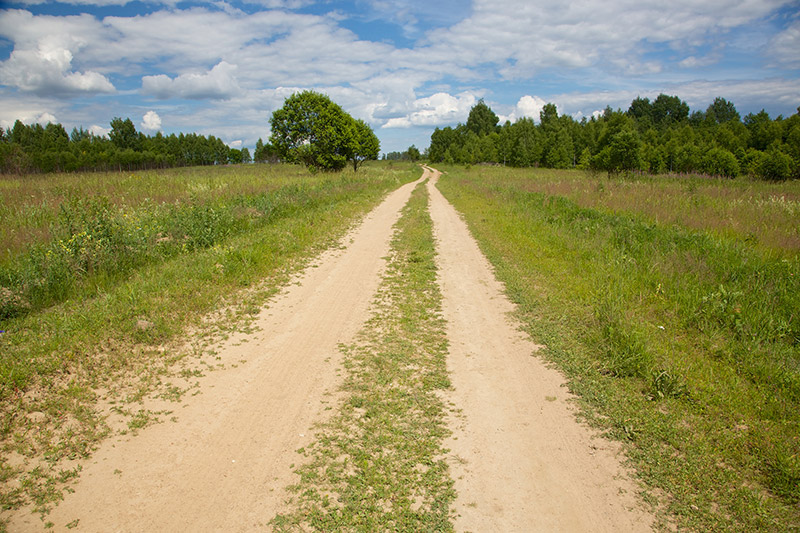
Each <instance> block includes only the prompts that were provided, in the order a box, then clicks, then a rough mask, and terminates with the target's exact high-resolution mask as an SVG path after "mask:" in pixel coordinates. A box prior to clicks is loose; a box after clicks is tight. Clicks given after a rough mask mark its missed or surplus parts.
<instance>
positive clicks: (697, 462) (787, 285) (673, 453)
mask: <svg viewBox="0 0 800 533" xmlns="http://www.w3.org/2000/svg"><path fill="white" fill-rule="evenodd" d="M448 170H449V172H448V174H446V175H444V176H443V177H442V179H441V180H440V181H439V188H440V189H441V190H442V192H443V193H444V194H445V196H446V197H447V198H448V200H450V201H451V202H452V203H453V204H454V205H455V206H456V208H457V209H458V210H459V211H461V212H462V213H463V214H464V216H465V218H466V220H467V222H468V224H469V227H470V229H471V231H472V232H473V235H474V236H475V237H476V238H477V240H478V241H479V243H480V245H481V248H482V249H483V251H484V253H486V255H487V256H488V258H489V260H490V261H491V262H492V263H493V264H494V266H495V267H496V272H497V275H498V277H499V278H500V279H501V280H502V281H503V282H504V283H505V284H506V288H507V291H508V294H509V296H510V297H511V298H512V300H513V301H514V302H516V304H517V305H518V306H519V316H520V318H521V320H522V321H523V323H524V324H525V328H526V329H527V331H528V332H529V333H530V334H531V336H532V337H533V338H534V339H535V340H536V341H537V342H542V343H544V344H546V345H547V347H548V348H547V350H546V357H547V358H548V359H550V360H551V361H553V362H554V363H556V364H557V366H558V367H559V368H560V369H561V370H562V371H564V373H565V374H566V376H567V378H568V380H569V384H570V388H571V390H572V391H573V392H575V393H577V394H578V395H579V397H580V403H581V405H582V408H583V409H582V412H583V414H584V416H585V417H586V418H587V419H588V420H589V421H590V422H591V423H593V424H595V425H597V426H599V427H600V428H603V429H605V430H606V432H607V433H608V434H609V435H611V436H612V437H614V438H617V439H620V440H622V441H624V442H626V443H627V444H628V445H627V453H628V456H629V457H630V459H631V461H632V463H633V465H634V466H635V468H636V470H637V472H638V475H639V476H640V478H641V479H642V480H643V481H644V483H645V484H646V486H648V487H650V489H652V490H651V495H654V498H655V499H657V500H659V501H660V503H662V504H663V505H662V511H661V513H660V525H661V526H663V527H668V524H670V523H673V524H677V525H678V526H679V527H680V528H686V529H690V530H697V531H711V530H713V531H790V530H792V528H794V529H797V528H798V524H800V506H799V505H798V503H799V502H800V258H798V256H797V255H795V254H792V253H788V252H787V253H780V254H773V253H771V252H769V251H765V250H763V249H760V248H755V247H753V246H751V245H749V244H748V242H747V241H746V240H742V239H740V238H738V237H735V236H734V237H725V236H723V235H720V234H719V233H718V232H716V231H708V232H705V231H698V230H695V229H690V228H687V227H684V226H680V225H676V224H670V225H661V224H657V223H655V222H653V221H651V220H648V219H647V218H646V217H645V216H643V215H642V213H641V212H640V211H638V208H637V207H636V205H635V203H632V204H631V208H630V211H626V210H625V209H624V208H623V207H616V208H614V209H611V208H609V207H608V206H604V205H598V206H597V208H594V209H588V208H581V207H579V206H578V205H576V204H575V203H574V202H573V201H571V200H568V199H565V198H564V197H560V196H558V195H553V194H546V193H540V192H533V191H534V190H535V189H536V188H544V187H546V186H547V185H546V183H544V184H543V183H542V182H547V180H548V179H550V178H548V177H547V176H544V177H542V176H540V175H539V174H537V172H536V171H530V172H528V173H527V174H526V175H524V176H523V175H517V176H516V177H515V178H514V179H509V176H508V174H507V173H505V171H504V169H490V168H484V169H470V170H463V169H456V168H452V169H448ZM631 186H632V187H633V186H635V183H634V184H633V185H631ZM648 186H649V185H648ZM662 192H665V191H663V190H662ZM666 193H668V191H666ZM673 200H674V199H673ZM616 202H617V204H618V205H620V206H624V205H625V203H624V201H621V200H620V199H619V198H617V199H616Z"/></svg>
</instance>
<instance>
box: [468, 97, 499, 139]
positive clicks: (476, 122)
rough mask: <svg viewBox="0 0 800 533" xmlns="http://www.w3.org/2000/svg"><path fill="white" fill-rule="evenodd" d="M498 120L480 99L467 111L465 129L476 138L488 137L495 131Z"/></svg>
mask: <svg viewBox="0 0 800 533" xmlns="http://www.w3.org/2000/svg"><path fill="white" fill-rule="evenodd" d="M499 120H500V119H498V118H497V115H495V113H494V111H492V109H491V108H490V107H489V106H488V105H486V102H484V101H483V98H481V99H480V100H478V103H477V104H475V105H474V106H473V107H472V109H470V111H469V117H468V118H467V129H468V130H469V131H471V132H472V133H474V134H475V135H477V136H478V137H481V136H484V135H489V134H490V133H494V132H495V131H496V130H497V122H498V121H499Z"/></svg>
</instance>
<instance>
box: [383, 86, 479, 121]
mask: <svg viewBox="0 0 800 533" xmlns="http://www.w3.org/2000/svg"><path fill="white" fill-rule="evenodd" d="M476 102H477V99H476V98H475V95H473V94H471V93H461V94H459V95H457V96H453V95H451V94H448V93H436V94H434V95H432V96H428V97H427V98H419V99H418V100H416V101H415V102H413V103H412V104H411V106H410V107H411V109H412V111H411V112H410V113H408V114H407V115H406V116H403V117H396V118H392V119H389V121H387V122H386V124H384V125H383V127H384V128H410V127H411V126H439V125H443V124H450V123H454V122H458V121H462V122H463V121H465V120H466V119H467V115H468V114H469V110H470V109H472V106H474V105H475V103H476Z"/></svg>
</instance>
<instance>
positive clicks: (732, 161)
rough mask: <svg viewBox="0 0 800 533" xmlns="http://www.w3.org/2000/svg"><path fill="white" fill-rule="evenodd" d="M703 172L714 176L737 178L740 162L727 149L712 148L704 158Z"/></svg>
mask: <svg viewBox="0 0 800 533" xmlns="http://www.w3.org/2000/svg"><path fill="white" fill-rule="evenodd" d="M703 172H705V173H706V174H710V175H712V176H723V177H725V178H735V177H736V176H738V175H739V161H737V160H736V156H735V155H733V154H732V153H731V152H729V151H728V150H726V149H725V148H719V147H715V148H711V149H710V150H708V151H707V152H706V153H705V156H704V157H703Z"/></svg>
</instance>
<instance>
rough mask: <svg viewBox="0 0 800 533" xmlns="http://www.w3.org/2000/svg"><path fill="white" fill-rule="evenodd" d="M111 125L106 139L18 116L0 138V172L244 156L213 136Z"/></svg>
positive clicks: (156, 164)
mask: <svg viewBox="0 0 800 533" xmlns="http://www.w3.org/2000/svg"><path fill="white" fill-rule="evenodd" d="M111 126H112V128H111V132H110V133H109V138H106V137H103V136H98V135H94V134H92V133H91V132H89V131H86V130H84V129H83V128H80V129H73V131H72V134H71V135H69V136H68V135H67V133H66V131H65V130H64V128H63V127H62V126H61V125H60V124H48V125H47V126H45V127H42V126H41V125H40V124H33V125H30V126H26V125H24V124H22V122H21V121H19V120H18V121H16V123H15V124H14V127H13V128H12V129H11V130H10V131H9V133H8V135H7V136H5V137H0V172H2V173H4V174H24V173H31V172H76V171H80V170H109V169H113V170H122V169H126V170H141V169H150V168H165V167H176V166H190V165H192V166H193V165H214V164H226V163H228V162H230V161H231V160H233V161H236V162H246V160H247V158H245V157H244V155H245V152H244V150H242V151H241V152H238V151H237V152H231V149H230V148H229V147H228V146H226V145H225V143H223V142H222V140H220V139H218V138H216V137H214V136H209V137H204V136H202V135H197V134H195V133H191V134H183V133H181V134H179V135H175V134H171V135H169V136H164V135H163V134H162V133H161V132H158V133H156V134H155V135H154V136H152V137H148V136H146V135H144V134H142V133H137V132H136V128H135V126H134V125H133V122H132V121H131V120H130V119H124V120H123V119H121V118H119V117H115V118H114V120H112V121H111ZM248 155H249V152H248Z"/></svg>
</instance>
